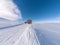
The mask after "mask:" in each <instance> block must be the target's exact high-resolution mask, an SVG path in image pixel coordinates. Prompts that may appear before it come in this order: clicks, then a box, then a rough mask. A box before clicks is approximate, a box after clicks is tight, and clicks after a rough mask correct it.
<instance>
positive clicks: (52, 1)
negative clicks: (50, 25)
mask: <svg viewBox="0 0 60 45" xmlns="http://www.w3.org/2000/svg"><path fill="white" fill-rule="evenodd" d="M14 3H15V4H16V5H17V6H18V7H19V9H20V10H21V13H22V20H27V19H32V20H33V21H46V20H48V21H49V20H59V19H60V0H14Z"/></svg>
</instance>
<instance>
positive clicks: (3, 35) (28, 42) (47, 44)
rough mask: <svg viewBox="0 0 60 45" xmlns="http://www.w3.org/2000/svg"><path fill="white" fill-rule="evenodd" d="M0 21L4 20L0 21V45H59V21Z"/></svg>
mask: <svg viewBox="0 0 60 45" xmlns="http://www.w3.org/2000/svg"><path fill="white" fill-rule="evenodd" d="M5 21H6V20H5ZM1 22H4V20H3V21H0V24H1V25H0V45H60V23H41V24H22V23H15V22H12V24H11V25H9V24H10V23H9V21H6V22H4V23H1ZM13 23H15V24H13ZM2 24H3V25H2ZM6 25H8V26H6ZM1 26H2V27H1Z"/></svg>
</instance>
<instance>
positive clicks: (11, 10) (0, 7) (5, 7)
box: [0, 0, 21, 21]
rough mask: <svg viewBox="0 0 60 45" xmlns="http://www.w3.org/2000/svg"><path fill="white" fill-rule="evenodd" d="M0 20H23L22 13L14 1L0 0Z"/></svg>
mask: <svg viewBox="0 0 60 45" xmlns="http://www.w3.org/2000/svg"><path fill="white" fill-rule="evenodd" d="M0 18H5V19H8V20H12V21H14V20H17V19H21V12H20V10H19V9H18V7H17V6H16V5H15V4H14V2H13V0H0Z"/></svg>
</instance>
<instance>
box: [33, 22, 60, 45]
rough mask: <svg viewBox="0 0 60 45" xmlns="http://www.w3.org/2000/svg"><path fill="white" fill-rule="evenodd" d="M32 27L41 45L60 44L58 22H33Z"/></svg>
mask: <svg viewBox="0 0 60 45" xmlns="http://www.w3.org/2000/svg"><path fill="white" fill-rule="evenodd" d="M34 29H35V32H36V35H37V37H38V40H39V42H40V44H41V45H60V23H41V24H35V25H34Z"/></svg>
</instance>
